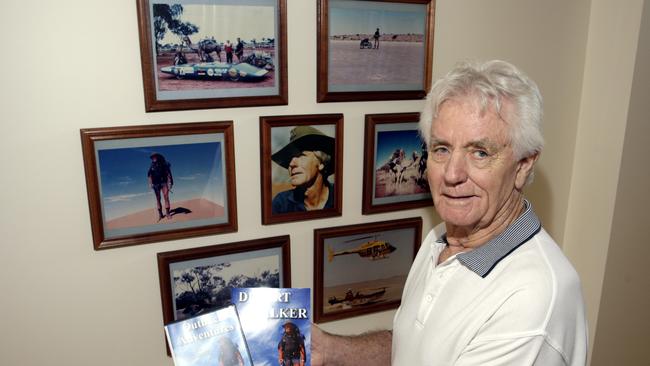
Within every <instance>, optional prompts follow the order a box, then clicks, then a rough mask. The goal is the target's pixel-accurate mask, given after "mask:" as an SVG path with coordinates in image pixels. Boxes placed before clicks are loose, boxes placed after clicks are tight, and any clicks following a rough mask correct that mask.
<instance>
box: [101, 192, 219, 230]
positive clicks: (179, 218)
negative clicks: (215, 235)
mask: <svg viewBox="0 0 650 366" xmlns="http://www.w3.org/2000/svg"><path fill="white" fill-rule="evenodd" d="M170 211H171V217H170V218H163V219H161V220H158V210H157V209H156V208H155V207H153V204H152V207H151V208H150V209H147V210H142V211H139V212H136V213H132V214H129V215H126V216H122V217H118V218H116V219H113V220H110V221H107V222H106V229H107V230H115V229H123V228H128V227H139V226H147V225H155V224H159V225H165V224H168V223H174V222H185V221H191V220H200V219H210V218H216V217H222V216H223V215H224V212H225V210H224V208H223V206H220V205H218V204H216V203H214V202H212V201H209V200H206V199H204V198H196V199H192V200H187V201H178V202H173V201H172V204H171V210H170ZM163 213H164V209H163Z"/></svg>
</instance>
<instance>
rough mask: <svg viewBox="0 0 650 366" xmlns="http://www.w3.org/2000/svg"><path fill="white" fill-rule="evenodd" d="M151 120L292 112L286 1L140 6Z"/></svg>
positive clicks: (144, 0)
mask: <svg viewBox="0 0 650 366" xmlns="http://www.w3.org/2000/svg"><path fill="white" fill-rule="evenodd" d="M137 7H138V28H139V32H140V56H141V62H142V76H143V83H144V99H145V109H146V111H147V112H157V111H170V110H186V109H202V108H230V107H250V106H266V105H286V104H287V103H288V92H287V46H286V45H287V42H286V40H287V21H286V18H287V14H286V0H137Z"/></svg>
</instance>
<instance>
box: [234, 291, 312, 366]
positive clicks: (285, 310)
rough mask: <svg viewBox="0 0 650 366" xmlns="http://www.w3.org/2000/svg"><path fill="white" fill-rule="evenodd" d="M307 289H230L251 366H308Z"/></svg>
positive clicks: (308, 300) (309, 311) (308, 317)
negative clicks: (248, 351)
mask: <svg viewBox="0 0 650 366" xmlns="http://www.w3.org/2000/svg"><path fill="white" fill-rule="evenodd" d="M309 294H310V289H309V288H262V287H257V288H233V289H232V302H233V304H235V306H236V307H237V312H238V313H239V319H240V321H241V325H242V329H243V330H244V335H245V336H246V342H247V343H248V348H249V350H250V352H251V356H252V358H253V364H254V365H255V366H272V365H273V366H276V365H279V366H309V365H311V357H310V356H311V351H310V344H311V309H310V304H311V301H310V295H309Z"/></svg>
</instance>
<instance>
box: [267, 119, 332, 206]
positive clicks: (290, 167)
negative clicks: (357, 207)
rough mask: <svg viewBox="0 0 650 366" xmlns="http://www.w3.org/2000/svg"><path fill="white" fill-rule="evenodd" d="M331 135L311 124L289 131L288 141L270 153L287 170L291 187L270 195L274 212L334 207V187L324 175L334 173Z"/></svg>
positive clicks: (327, 175)
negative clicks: (292, 187) (272, 195)
mask: <svg viewBox="0 0 650 366" xmlns="http://www.w3.org/2000/svg"><path fill="white" fill-rule="evenodd" d="M333 154H334V138H332V137H329V136H327V135H325V134H324V133H323V132H321V131H320V130H318V129H317V128H314V127H312V126H297V127H295V128H293V129H292V130H291V134H290V138H289V143H288V144H287V145H286V146H284V147H283V148H282V149H280V150H279V151H277V152H276V153H275V154H273V155H271V159H272V160H273V161H274V162H276V163H277V164H278V165H280V166H282V167H284V168H286V169H287V171H288V173H289V181H290V182H291V185H292V186H294V189H290V190H288V191H284V192H280V193H278V194H276V195H275V197H273V201H272V203H271V209H272V212H273V213H274V214H279V213H287V212H298V211H311V210H320V209H324V208H332V207H334V186H333V185H332V184H330V183H329V182H328V180H327V178H328V177H329V176H330V175H331V174H332V173H333V172H334V171H333V167H334V162H333V161H332V155H333Z"/></svg>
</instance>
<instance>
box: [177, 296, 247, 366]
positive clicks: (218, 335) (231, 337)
mask: <svg viewBox="0 0 650 366" xmlns="http://www.w3.org/2000/svg"><path fill="white" fill-rule="evenodd" d="M165 334H166V335H167V342H168V343H169V348H170V350H171V353H172V357H173V359H174V365H175V366H204V365H205V366H207V365H210V366H214V365H223V366H253V362H252V360H251V356H250V352H249V350H248V347H247V345H246V339H245V338H244V333H243V332H242V328H241V323H240V322H239V316H238V314H237V309H236V308H235V306H234V305H229V306H226V307H224V308H220V309H217V310H215V311H211V312H209V313H205V314H202V315H198V316H195V317H192V318H187V319H183V320H180V321H177V322H173V323H170V324H167V325H165Z"/></svg>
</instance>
